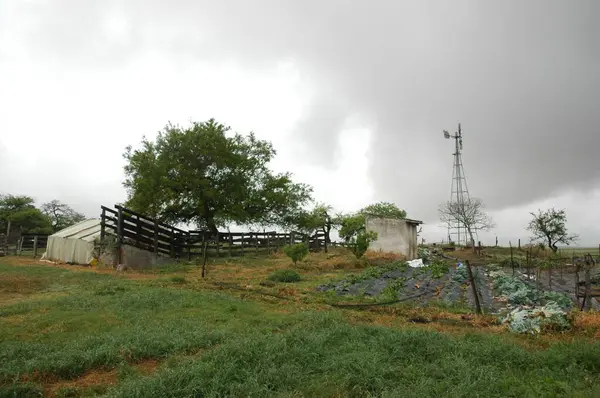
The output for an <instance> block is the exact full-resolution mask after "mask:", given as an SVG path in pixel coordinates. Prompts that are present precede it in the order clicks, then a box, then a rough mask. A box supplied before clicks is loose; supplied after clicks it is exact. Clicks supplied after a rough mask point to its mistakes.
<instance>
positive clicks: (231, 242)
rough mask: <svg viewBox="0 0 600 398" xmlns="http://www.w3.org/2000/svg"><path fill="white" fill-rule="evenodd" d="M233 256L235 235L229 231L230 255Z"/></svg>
mask: <svg viewBox="0 0 600 398" xmlns="http://www.w3.org/2000/svg"><path fill="white" fill-rule="evenodd" d="M231 256H233V236H232V235H231V232H229V257H231Z"/></svg>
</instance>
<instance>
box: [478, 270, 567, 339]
mask: <svg viewBox="0 0 600 398" xmlns="http://www.w3.org/2000/svg"><path fill="white" fill-rule="evenodd" d="M517 275H519V274H517ZM488 276H489V277H490V279H491V280H492V281H493V288H494V292H495V293H496V295H497V296H498V298H497V301H499V302H502V303H504V306H503V308H502V310H501V314H503V315H502V316H501V320H502V322H503V323H505V324H507V326H508V328H509V329H510V330H512V331H513V332H516V333H530V334H536V333H540V332H542V331H545V330H567V329H569V328H570V326H571V321H570V316H569V311H570V310H571V308H572V307H573V304H574V303H573V300H572V299H571V297H570V296H569V295H568V294H566V293H564V292H559V291H552V290H542V289H538V288H537V287H536V286H534V285H533V284H532V283H531V282H526V281H525V279H524V278H523V277H522V276H511V275H508V274H507V273H506V272H505V271H503V270H501V269H500V268H497V267H492V268H488Z"/></svg>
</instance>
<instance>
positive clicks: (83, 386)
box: [30, 359, 162, 397]
mask: <svg viewBox="0 0 600 398" xmlns="http://www.w3.org/2000/svg"><path fill="white" fill-rule="evenodd" d="M161 363H162V362H160V361H158V360H156V359H146V360H143V361H140V362H137V363H135V364H133V365H131V366H132V367H133V368H134V369H135V370H136V371H137V372H138V373H139V374H141V375H144V376H148V375H151V374H153V373H154V372H156V370H157V369H158V367H159V366H160V365H161ZM30 380H33V381H42V382H43V383H44V396H47V397H56V396H57V395H60V393H62V392H63V391H85V390H93V389H99V390H105V389H106V388H107V387H110V386H112V385H115V384H117V383H118V382H119V371H118V369H116V368H114V369H110V370H104V369H94V370H90V371H88V372H86V373H85V374H83V375H82V376H80V377H78V378H76V379H73V380H56V379H54V380H52V379H50V380H39V377H35V376H34V377H32V378H31V379H30Z"/></svg>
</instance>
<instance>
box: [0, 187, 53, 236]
mask: <svg viewBox="0 0 600 398" xmlns="http://www.w3.org/2000/svg"><path fill="white" fill-rule="evenodd" d="M34 202H35V201H34V199H33V198H31V197H29V196H15V195H0V231H1V232H3V233H4V232H6V229H7V227H8V223H9V222H10V229H11V231H12V233H11V235H15V234H17V233H40V234H49V233H51V232H52V227H51V225H50V221H49V220H48V218H47V217H46V216H45V215H44V214H42V212H41V211H40V210H39V209H37V208H36V207H35V205H34Z"/></svg>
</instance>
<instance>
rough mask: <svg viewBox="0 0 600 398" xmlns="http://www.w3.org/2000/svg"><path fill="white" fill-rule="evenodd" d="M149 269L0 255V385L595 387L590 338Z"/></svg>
mask: <svg viewBox="0 0 600 398" xmlns="http://www.w3.org/2000/svg"><path fill="white" fill-rule="evenodd" d="M0 262H1V259H0ZM141 276H143V275H141ZM159 277H161V279H156V278H154V276H153V275H146V277H140V278H130V277H127V276H126V275H122V274H116V273H115V274H108V273H96V272H88V271H85V272H84V271H80V270H77V269H75V268H74V269H72V270H71V269H68V268H66V267H62V268H60V267H52V266H46V265H3V264H1V263H0V397H29V396H31V397H34V396H95V395H98V396H109V397H201V396H254V397H265V396H277V397H292V396H294V397H297V396H310V397H331V396H356V397H362V396H394V397H396V396H402V397H421V396H424V397H427V396H434V395H440V396H449V397H462V396H464V397H467V396H468V397H472V396H481V397H496V396H497V397H506V396H519V397H526V396H590V397H594V396H600V343H590V342H589V340H588V339H583V338H582V339H579V338H577V337H575V336H574V337H573V338H570V339H568V340H565V339H561V342H557V343H551V344H548V347H547V348H543V349H542V348H539V347H536V348H532V347H531V345H527V344H521V343H520V342H519V341H518V340H517V339H515V338H514V336H513V335H508V334H505V333H495V334H489V333H483V332H478V331H477V330H473V331H470V332H466V333H452V334H448V333H440V332H436V331H433V330H430V329H425V328H419V327H416V326H411V327H401V328H399V327H386V326H377V325H369V324H365V323H364V322H357V321H355V318H353V317H352V316H349V315H348V314H349V312H347V311H346V312H342V310H333V309H331V308H329V307H326V306H323V305H306V304H303V303H289V304H285V305H282V303H280V302H267V301H259V300H254V299H251V298H250V297H246V298H244V297H243V296H239V295H234V294H230V293H228V292H226V291H224V292H216V291H210V290H207V289H204V288H203V287H202V286H197V285H196V284H194V283H190V282H187V281H186V277H182V276H173V277H164V275H162V276H160V275H159ZM187 279H191V278H189V277H188V278H187Z"/></svg>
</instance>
